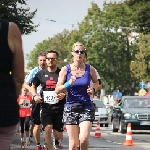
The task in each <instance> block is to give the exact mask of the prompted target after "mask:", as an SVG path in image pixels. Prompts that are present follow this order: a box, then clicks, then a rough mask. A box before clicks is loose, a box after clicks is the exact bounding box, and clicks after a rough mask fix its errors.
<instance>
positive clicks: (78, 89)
mask: <svg viewBox="0 0 150 150" xmlns="http://www.w3.org/2000/svg"><path fill="white" fill-rule="evenodd" d="M0 23H1V26H0V27H1V28H3V25H4V29H7V30H4V29H3V30H2V29H0V34H2V33H3V34H6V35H5V37H6V39H5V43H4V46H5V45H7V44H8V45H9V40H8V43H7V38H8V39H9V32H10V31H11V30H10V29H9V28H11V26H9V22H8V21H5V20H0ZM12 24H13V25H12V26H13V27H12V28H14V29H12V31H11V34H12V35H10V40H12V41H10V45H9V46H7V47H4V52H5V51H7V52H6V55H8V53H10V51H11V50H12V52H11V53H13V56H12V54H9V55H8V56H9V57H10V59H12V57H13V58H14V59H13V60H14V63H13V65H12V64H11V63H12V62H11V61H9V59H8V60H7V62H6V64H8V67H6V66H7V65H6V66H5V68H4V67H3V65H2V66H0V68H1V72H0V75H1V76H3V77H2V78H5V79H4V80H6V77H7V79H8V82H9V84H8V85H7V84H6V81H5V85H6V89H7V93H5V91H2V90H1V91H2V92H3V93H2V92H1V93H0V95H1V99H2V100H3V101H4V100H5V101H6V102H7V103H6V105H7V106H6V107H5V105H3V106H1V105H0V137H1V139H3V140H1V141H0V149H3V150H8V149H9V145H10V144H11V142H12V139H13V136H14V134H15V133H16V132H17V129H18V122H20V126H19V128H20V140H21V148H24V147H25V146H30V142H31V139H32V136H34V140H35V142H36V143H37V146H36V150H52V147H53V146H54V148H62V142H63V127H64V125H65V126H66V129H67V133H68V137H69V150H87V149H88V146H89V141H88V140H89V136H90V131H91V129H92V122H93V121H94V116H95V107H94V105H93V103H92V99H93V93H94V92H95V91H97V90H100V89H101V80H100V77H99V74H98V72H97V71H96V69H95V68H94V67H93V66H91V65H89V64H86V58H87V52H86V49H85V47H84V45H83V44H82V43H80V42H76V43H74V45H73V46H72V49H71V54H72V60H73V62H72V63H70V64H67V65H66V66H64V67H62V69H59V68H58V66H57V65H58V63H59V53H58V51H56V50H48V51H46V52H45V53H40V54H39V55H38V58H37V59H38V66H37V67H35V68H34V69H32V70H31V71H30V72H29V73H28V74H27V75H26V77H25V79H24V70H23V69H22V68H24V66H23V65H24V63H23V50H22V42H21V34H20V32H19V29H18V28H17V26H16V25H15V24H14V23H12ZM15 28H16V30H17V31H18V35H16V36H15V39H11V37H12V38H13V36H14V35H13V34H17V32H15V33H13V31H14V30H15ZM7 34H8V36H7ZM17 40H18V41H17ZM0 42H1V41H0ZM13 42H14V45H12V44H13ZM18 43H19V44H20V45H16V44H18ZM0 47H1V45H0ZM11 47H12V48H11ZM1 49H2V47H1ZM8 51H9V52H8ZM17 54H19V56H18V55H17ZM20 56H21V57H20ZM0 57H1V55H0ZM18 57H19V58H18ZM5 61H6V60H5ZM10 66H13V67H12V68H9V67H10ZM10 71H11V73H9V72H10ZM6 75H7V76H6ZM0 82H1V83H0V84H3V83H2V81H0ZM11 84H12V85H11ZM15 89H16V90H15ZM20 92H21V94H20ZM3 104H4V103H3ZM12 106H13V107H12ZM1 108H2V109H1ZM8 109H10V110H9V111H8V112H7V111H6V110H8ZM4 112H5V114H3V115H1V114H2V113H4ZM6 112H7V113H6ZM10 114H11V116H12V119H7V117H8V116H10ZM7 115H8V116H7ZM2 119H3V121H2ZM30 126H31V127H32V129H33V132H32V130H31V133H30V132H29V131H30V130H29V129H30ZM3 129H5V130H4V131H3ZM41 129H42V130H43V131H44V143H41V141H40V139H41V137H40V130H41ZM8 131H9V132H8ZM24 131H25V135H24ZM8 133H9V134H8ZM52 137H53V138H52Z"/></svg>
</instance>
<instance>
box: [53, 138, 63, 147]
mask: <svg viewBox="0 0 150 150" xmlns="http://www.w3.org/2000/svg"><path fill="white" fill-rule="evenodd" d="M55 147H56V148H57V149H62V148H63V146H62V143H61V142H59V141H58V140H56V139H55Z"/></svg>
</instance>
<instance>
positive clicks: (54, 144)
mask: <svg viewBox="0 0 150 150" xmlns="http://www.w3.org/2000/svg"><path fill="white" fill-rule="evenodd" d="M57 142H58V140H55V139H54V138H53V147H54V149H59V148H58V147H57V144H59V142H58V143H57Z"/></svg>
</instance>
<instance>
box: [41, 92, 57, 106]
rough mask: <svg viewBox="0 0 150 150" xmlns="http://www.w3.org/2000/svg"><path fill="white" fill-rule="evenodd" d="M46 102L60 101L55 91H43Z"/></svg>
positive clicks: (54, 102)
mask: <svg viewBox="0 0 150 150" xmlns="http://www.w3.org/2000/svg"><path fill="white" fill-rule="evenodd" d="M43 95H44V103H48V104H56V103H58V101H59V100H58V99H57V95H56V92H55V91H43Z"/></svg>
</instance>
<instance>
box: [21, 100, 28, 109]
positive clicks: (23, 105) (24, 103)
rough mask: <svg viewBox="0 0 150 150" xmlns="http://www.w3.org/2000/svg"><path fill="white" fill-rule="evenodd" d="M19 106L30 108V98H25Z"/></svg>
mask: <svg viewBox="0 0 150 150" xmlns="http://www.w3.org/2000/svg"><path fill="white" fill-rule="evenodd" d="M21 100H22V99H21ZM21 108H30V100H28V99H25V100H24V102H23V104H22V105H21Z"/></svg>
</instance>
